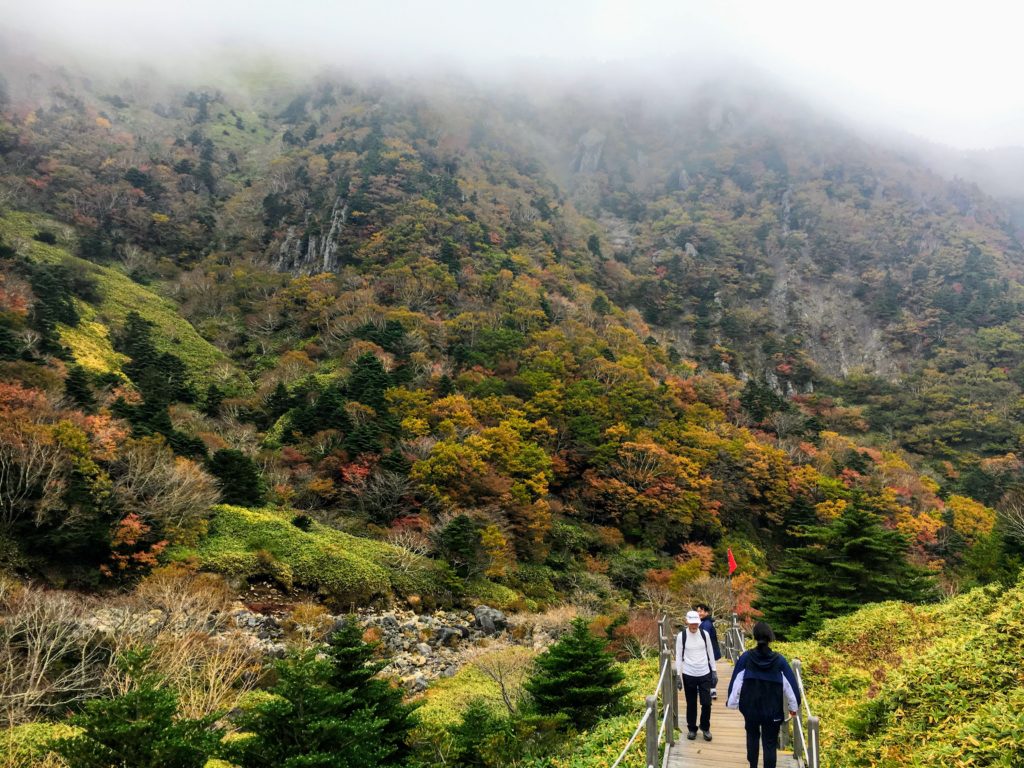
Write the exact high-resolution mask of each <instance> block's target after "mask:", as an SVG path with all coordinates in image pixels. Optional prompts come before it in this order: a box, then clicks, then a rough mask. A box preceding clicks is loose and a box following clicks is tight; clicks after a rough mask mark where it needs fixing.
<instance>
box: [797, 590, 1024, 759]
mask: <svg viewBox="0 0 1024 768" xmlns="http://www.w3.org/2000/svg"><path fill="white" fill-rule="evenodd" d="M779 650H780V651H782V652H783V653H785V654H786V655H787V656H788V657H789V658H793V657H799V658H801V659H802V660H803V661H804V668H805V670H806V674H805V680H806V685H807V691H808V696H809V701H810V703H811V706H812V708H813V709H814V710H815V714H818V715H820V717H821V721H822V742H823V750H824V753H823V754H824V756H825V757H824V759H825V764H827V765H830V766H835V767H836V768H855V767H856V768H903V767H904V766H906V767H907V768H910V767H911V766H914V767H915V768H916V767H918V766H936V768H937V767H938V766H955V767H956V768H980V766H993V767H994V766H999V767H1000V768H1011V766H1020V765H1024V739H1022V737H1021V734H1022V733H1024V709H1022V705H1024V669H1022V665H1021V660H1022V658H1024V578H1022V579H1021V580H1020V581H1018V583H1017V584H1016V585H1015V586H1013V587H1011V588H1000V587H995V586H989V587H984V588H979V589H975V590H973V591H970V592H967V593H964V594H962V595H958V596H956V597H954V598H952V599H950V600H947V601H945V602H943V603H940V604H937V605H932V606H913V605H908V604H906V603H881V604H876V605H869V606H866V607H865V608H863V609H862V610H860V611H858V612H857V613H854V614H852V615H850V616H847V617H844V618H842V619H834V620H831V621H828V622H826V624H825V627H824V628H823V629H822V630H821V631H820V632H819V633H818V634H817V635H816V636H815V638H814V640H813V641H812V642H806V643H794V644H780V645H779Z"/></svg>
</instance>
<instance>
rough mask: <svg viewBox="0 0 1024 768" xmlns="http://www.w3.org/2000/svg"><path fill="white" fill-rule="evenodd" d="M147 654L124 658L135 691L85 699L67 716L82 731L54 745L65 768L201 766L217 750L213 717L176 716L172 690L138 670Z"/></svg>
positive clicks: (184, 767)
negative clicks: (79, 709)
mask: <svg viewBox="0 0 1024 768" xmlns="http://www.w3.org/2000/svg"><path fill="white" fill-rule="evenodd" d="M146 656H147V654H146V653H138V654H133V655H131V656H129V657H128V658H127V661H126V662H125V664H126V667H127V669H128V670H129V671H130V672H131V673H132V674H133V676H135V677H136V679H137V680H138V687H137V688H136V689H135V690H133V691H129V692H128V693H125V694H123V695H121V696H117V697H115V698H113V699H94V700H92V701H89V702H87V703H86V704H85V707H84V709H83V711H82V712H81V714H79V715H76V716H75V717H73V718H71V725H73V726H76V727H78V728H80V729H81V732H80V733H79V734H78V735H76V736H72V737H70V738H66V739H60V740H59V741H56V742H54V743H53V745H52V749H53V751H54V752H56V753H57V754H58V755H60V756H61V757H62V758H64V761H65V763H66V764H67V766H68V768H112V766H125V767H126V768H127V767H128V766H131V768H157V767H158V766H159V768H202V767H203V766H204V765H205V764H206V761H207V759H208V758H209V757H210V756H211V755H212V754H213V752H214V750H215V749H217V747H218V744H219V742H220V737H221V733H220V731H219V729H218V728H216V726H214V722H215V721H216V720H217V715H210V716H208V717H205V718H201V719H198V720H192V719H189V718H184V717H178V716H177V711H178V699H177V696H176V694H175V693H174V691H173V690H172V689H170V688H167V687H158V684H159V681H158V680H157V679H155V678H154V677H152V676H150V675H146V674H144V673H142V667H143V664H144V663H145V660H146Z"/></svg>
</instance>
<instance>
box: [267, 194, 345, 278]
mask: <svg viewBox="0 0 1024 768" xmlns="http://www.w3.org/2000/svg"><path fill="white" fill-rule="evenodd" d="M347 217H348V204H347V203H346V202H345V201H344V200H342V199H341V197H336V198H335V200H334V205H333V206H332V208H331V214H330V217H329V218H328V222H327V227H326V232H323V231H321V230H320V228H319V227H314V226H313V224H314V221H315V220H314V218H313V217H312V216H311V214H310V213H309V212H308V211H307V213H306V220H305V222H304V223H303V225H302V226H301V227H295V226H291V227H288V229H287V231H286V233H285V237H284V240H283V241H282V242H281V245H280V246H279V248H278V251H277V259H276V260H275V262H274V268H275V269H277V270H278V271H280V272H292V273H295V274H300V275H312V274H317V273H320V272H335V271H337V269H338V266H339V265H338V238H339V237H340V236H341V233H342V230H343V229H344V226H345V220H346V219H347Z"/></svg>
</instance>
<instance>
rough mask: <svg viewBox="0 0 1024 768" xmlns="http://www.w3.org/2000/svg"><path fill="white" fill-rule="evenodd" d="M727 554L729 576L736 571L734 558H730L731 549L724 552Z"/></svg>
mask: <svg viewBox="0 0 1024 768" xmlns="http://www.w3.org/2000/svg"><path fill="white" fill-rule="evenodd" d="M726 551H727V552H728V553H729V575H730V576H732V572H733V571H735V570H736V558H735V557H733V556H732V548H730V549H728V550H726Z"/></svg>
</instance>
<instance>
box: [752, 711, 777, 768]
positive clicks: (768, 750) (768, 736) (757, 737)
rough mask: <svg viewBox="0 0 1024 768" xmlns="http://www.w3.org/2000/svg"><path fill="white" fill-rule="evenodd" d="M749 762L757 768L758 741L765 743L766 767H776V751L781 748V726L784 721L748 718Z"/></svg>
mask: <svg viewBox="0 0 1024 768" xmlns="http://www.w3.org/2000/svg"><path fill="white" fill-rule="evenodd" d="M745 725H746V728H747V762H748V763H750V768H757V747H758V741H760V742H761V744H762V745H764V768H775V753H776V752H778V750H779V728H781V727H782V723H761V722H757V721H751V720H746V721H745Z"/></svg>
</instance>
